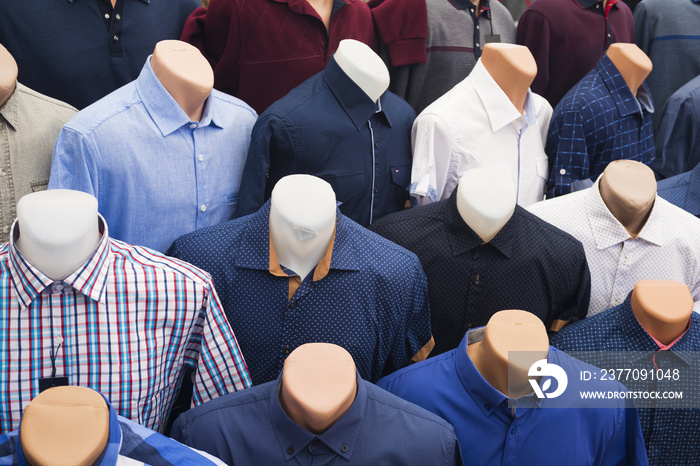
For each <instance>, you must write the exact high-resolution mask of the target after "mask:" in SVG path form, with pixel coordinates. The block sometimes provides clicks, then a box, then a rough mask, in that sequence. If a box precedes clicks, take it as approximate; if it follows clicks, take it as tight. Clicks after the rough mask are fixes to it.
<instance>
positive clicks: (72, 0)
mask: <svg viewBox="0 0 700 466" xmlns="http://www.w3.org/2000/svg"><path fill="white" fill-rule="evenodd" d="M141 1H142V2H143V3H151V0H141ZM73 2H75V0H68V3H73Z"/></svg>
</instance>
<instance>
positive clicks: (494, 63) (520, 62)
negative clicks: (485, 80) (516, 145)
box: [481, 43, 537, 114]
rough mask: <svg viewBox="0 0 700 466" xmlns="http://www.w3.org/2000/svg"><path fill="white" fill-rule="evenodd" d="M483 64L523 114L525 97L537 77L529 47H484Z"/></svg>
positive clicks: (492, 44) (496, 45)
mask: <svg viewBox="0 0 700 466" xmlns="http://www.w3.org/2000/svg"><path fill="white" fill-rule="evenodd" d="M481 63H482V64H483V65H484V68H486V71H488V72H489V74H490V75H491V77H492V78H493V80H494V81H496V84H498V86H499V87H500V88H501V89H502V90H503V92H504V93H505V94H506V95H507V96H508V98H509V99H510V100H511V102H513V105H514V106H515V108H517V109H518V111H519V112H520V113H521V114H522V113H524V112H525V97H527V91H528V89H529V88H530V85H531V84H532V81H534V79H535V76H536V75H537V63H535V58H534V57H533V56H532V53H530V50H528V48H527V47H525V46H523V45H515V44H497V43H490V44H486V45H484V51H483V53H482V55H481Z"/></svg>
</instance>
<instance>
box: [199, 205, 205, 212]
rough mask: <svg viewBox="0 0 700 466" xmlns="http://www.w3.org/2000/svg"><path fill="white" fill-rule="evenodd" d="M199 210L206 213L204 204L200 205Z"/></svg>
mask: <svg viewBox="0 0 700 466" xmlns="http://www.w3.org/2000/svg"><path fill="white" fill-rule="evenodd" d="M199 210H201V211H202V212H206V211H207V206H205V205H204V204H202V207H200V208H199Z"/></svg>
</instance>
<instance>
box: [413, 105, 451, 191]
mask: <svg viewBox="0 0 700 466" xmlns="http://www.w3.org/2000/svg"><path fill="white" fill-rule="evenodd" d="M411 144H412V147H413V166H412V168H411V185H410V186H409V193H410V194H411V196H413V197H414V198H415V199H416V200H417V201H418V204H419V205H425V204H430V203H432V202H437V201H439V200H440V199H445V198H447V197H449V196H450V194H452V193H451V192H449V193H447V192H445V186H446V184H447V180H448V177H449V176H450V166H451V163H450V162H451V156H452V136H451V134H450V129H449V126H448V125H447V123H445V122H444V121H443V120H442V118H440V117H439V116H437V115H435V114H432V113H427V114H426V113H424V114H421V115H419V116H418V118H416V121H415V122H414V123H413V128H412V130H411Z"/></svg>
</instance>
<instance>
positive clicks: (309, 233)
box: [270, 175, 336, 280]
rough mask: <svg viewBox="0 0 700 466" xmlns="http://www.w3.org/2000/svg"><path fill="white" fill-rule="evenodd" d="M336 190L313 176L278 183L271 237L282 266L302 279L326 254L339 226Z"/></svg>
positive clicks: (286, 179) (273, 204)
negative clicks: (337, 224)
mask: <svg viewBox="0 0 700 466" xmlns="http://www.w3.org/2000/svg"><path fill="white" fill-rule="evenodd" d="M335 209H336V204H335V193H334V192H333V188H331V185H330V184H328V183H327V182H325V181H323V180H322V179H320V178H316V177H315V176H311V175H289V176H285V177H284V178H282V179H281V180H279V181H278V182H277V184H276V185H275V187H274V188H273V190H272V196H271V201H270V237H271V239H272V243H273V244H274V247H275V252H276V253H277V258H278V259H279V262H280V264H282V265H284V266H285V267H287V268H289V269H291V270H293V271H294V272H295V273H296V274H297V275H299V277H301V279H302V280H304V279H305V278H306V276H307V275H308V274H309V272H311V270H313V268H314V267H316V265H317V264H318V263H319V262H320V261H321V259H322V258H323V256H324V255H325V254H326V250H327V249H328V245H329V244H330V242H331V238H332V237H333V232H334V231H335V224H336V211H335Z"/></svg>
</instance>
